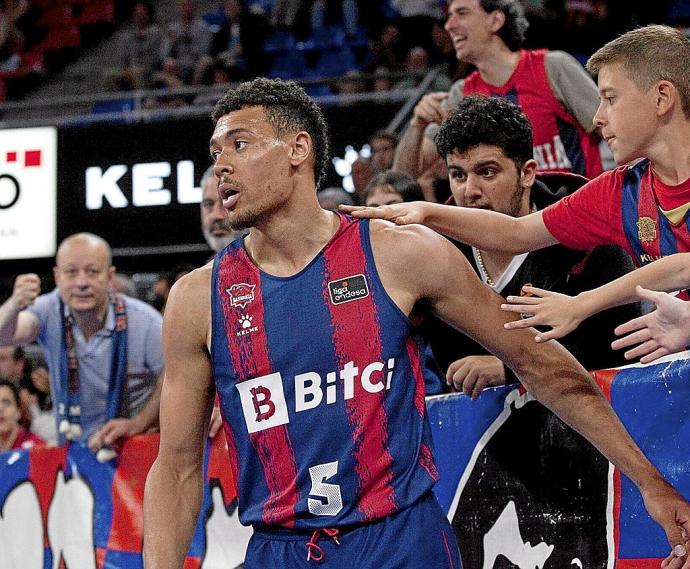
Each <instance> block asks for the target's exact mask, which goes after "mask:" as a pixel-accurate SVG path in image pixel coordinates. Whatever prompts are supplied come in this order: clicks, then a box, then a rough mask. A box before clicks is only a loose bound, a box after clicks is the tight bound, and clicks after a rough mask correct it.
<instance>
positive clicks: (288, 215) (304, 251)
mask: <svg viewBox="0 0 690 569" xmlns="http://www.w3.org/2000/svg"><path fill="white" fill-rule="evenodd" d="M314 203H315V206H314V205H312V204H309V205H308V206H307V207H301V208H299V211H289V209H288V208H285V209H284V210H283V211H281V212H280V214H279V215H274V216H272V218H271V219H270V221H268V222H266V223H263V224H261V225H260V226H257V227H253V228H252V229H251V231H250V233H249V237H248V238H247V240H246V241H245V247H246V250H247V253H248V254H249V256H250V257H251V259H252V260H253V261H254V263H255V264H256V265H257V266H258V267H259V268H260V269H261V270H262V271H265V272H267V273H269V274H271V275H275V276H280V277H288V276H292V275H294V274H296V273H298V272H300V271H301V270H302V269H304V267H306V266H307V265H308V264H309V263H310V262H311V261H312V260H313V259H314V257H316V255H318V254H319V252H320V251H321V250H322V249H323V248H324V247H325V246H326V244H327V243H328V242H329V241H330V240H331V238H332V237H333V235H335V233H336V232H337V231H338V228H339V227H340V217H338V216H337V215H336V214H334V213H333V212H331V211H326V210H324V209H321V207H319V205H318V202H317V201H316V198H314Z"/></svg>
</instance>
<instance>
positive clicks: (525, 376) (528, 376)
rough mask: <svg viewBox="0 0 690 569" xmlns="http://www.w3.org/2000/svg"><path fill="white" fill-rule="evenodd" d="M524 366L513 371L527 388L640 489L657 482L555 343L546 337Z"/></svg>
mask: <svg viewBox="0 0 690 569" xmlns="http://www.w3.org/2000/svg"><path fill="white" fill-rule="evenodd" d="M527 358H528V359H529V363H528V366H527V367H529V370H526V369H522V370H520V369H518V370H515V371H516V373H517V375H518V377H520V379H521V381H522V383H523V384H524V385H525V387H526V388H527V389H528V391H529V392H530V393H531V394H532V395H533V396H534V397H535V398H536V399H537V400H538V401H540V402H541V403H542V404H544V405H545V406H546V407H548V408H549V409H551V411H553V412H554V413H555V414H556V415H558V417H559V418H560V419H561V420H562V421H563V422H565V423H566V424H567V425H569V426H570V427H571V428H573V429H574V430H576V431H577V432H578V433H580V434H581V435H582V436H584V437H585V438H586V439H587V440H588V441H589V442H591V443H592V444H593V445H594V446H595V447H596V448H597V449H598V450H599V452H601V453H602V454H603V455H604V456H605V457H606V458H607V459H608V460H609V461H610V462H612V463H613V464H614V465H615V466H616V467H618V468H619V470H621V472H623V473H625V474H626V476H628V477H629V478H630V479H631V480H632V481H633V482H634V483H635V484H636V485H637V486H638V487H639V488H641V489H642V488H649V487H651V486H653V485H655V484H658V483H659V482H661V480H662V478H661V475H660V474H659V473H658V471H657V470H656V469H655V468H654V466H652V464H651V463H650V462H649V460H647V458H646V457H645V456H644V454H643V453H642V451H641V450H640V449H639V447H638V446H637V445H636V444H635V442H634V441H633V440H632V438H631V437H630V435H629V434H628V432H627V431H626V430H625V427H624V426H623V424H622V423H621V421H620V419H619V418H618V417H617V416H616V414H615V413H614V411H613V409H612V408H611V405H610V404H609V403H608V402H607V401H606V399H605V398H604V396H603V394H602V393H601V390H600V389H599V388H598V386H597V385H596V383H595V382H594V380H593V379H592V378H591V377H590V376H589V374H587V372H586V371H585V370H584V368H582V366H580V365H579V364H578V363H577V362H576V361H575V359H574V358H572V357H571V356H570V355H569V354H568V353H567V352H566V351H565V350H564V349H563V348H562V346H560V344H557V343H556V342H549V344H545V345H542V346H541V347H540V348H535V349H534V351H533V352H532V353H530V355H529V356H527Z"/></svg>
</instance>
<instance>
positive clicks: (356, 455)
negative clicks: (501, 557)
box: [211, 215, 438, 529]
mask: <svg viewBox="0 0 690 569" xmlns="http://www.w3.org/2000/svg"><path fill="white" fill-rule="evenodd" d="M340 217H341V224H340V228H339V230H338V231H337V232H336V234H335V235H334V236H333V238H332V239H331V240H330V242H329V243H328V244H327V245H326V246H325V247H324V249H323V250H322V251H321V252H320V253H319V254H318V255H317V256H316V257H315V258H314V259H313V261H312V262H310V263H309V265H307V266H306V267H305V268H304V269H303V270H302V271H300V272H299V273H297V274H295V275H293V276H290V277H276V276H272V275H269V274H267V273H265V272H263V271H261V270H260V269H259V268H258V267H256V265H255V264H254V263H253V262H252V261H251V260H250V259H249V257H248V255H247V253H246V251H245V249H244V246H243V243H242V241H241V240H238V241H235V242H234V243H232V244H230V245H229V246H228V247H227V248H226V249H225V250H224V251H223V252H222V253H220V254H219V255H218V256H217V258H216V259H215V261H214V267H213V280H212V346H211V358H212V362H213V373H214V378H215V383H216V389H217V391H218V395H219V399H220V406H221V413H222V415H223V419H224V426H225V433H226V435H227V439H228V451H229V455H230V464H231V468H232V470H233V477H234V479H235V480H236V481H237V482H236V483H237V491H238V497H239V508H240V520H241V521H242V523H244V524H263V525H279V526H283V527H289V528H305V529H306V528H318V527H334V526H343V525H350V524H357V523H362V522H369V521H373V520H377V519H380V518H383V517H385V516H387V515H389V514H392V513H394V512H396V511H398V510H401V509H404V508H406V507H407V506H409V505H411V504H413V503H414V502H415V501H416V500H417V499H418V498H419V497H420V496H422V495H423V494H425V493H426V492H428V491H429V489H430V488H431V487H432V486H433V484H434V482H435V481H436V480H437V478H438V474H437V470H436V467H435V464H434V460H433V458H432V454H431V438H430V430H429V425H428V422H427V419H426V409H425V405H424V378H423V373H422V364H421V361H422V360H421V345H420V344H419V343H418V341H417V340H415V339H413V338H411V336H410V328H411V327H410V322H409V320H408V318H407V316H406V315H405V314H403V313H402V312H401V311H400V309H399V308H398V306H397V305H396V304H395V303H394V302H393V301H392V299H391V298H390V297H389V296H388V294H387V293H386V291H385V290H384V288H383V285H382V284H381V281H380V279H379V276H378V273H377V270H376V264H375V263H374V258H373V254H372V250H371V244H370V238H369V223H368V221H367V220H362V221H357V220H354V219H352V218H351V217H349V216H344V215H341V216H340Z"/></svg>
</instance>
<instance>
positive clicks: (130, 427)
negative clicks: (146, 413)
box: [88, 417, 144, 453]
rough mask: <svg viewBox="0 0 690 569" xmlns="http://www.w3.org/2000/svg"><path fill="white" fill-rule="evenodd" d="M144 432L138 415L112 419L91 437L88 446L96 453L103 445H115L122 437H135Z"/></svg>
mask: <svg viewBox="0 0 690 569" xmlns="http://www.w3.org/2000/svg"><path fill="white" fill-rule="evenodd" d="M143 432H144V428H143V427H142V426H141V424H140V423H139V421H137V418H136V417H133V418H132V419H124V418H118V419H111V420H110V421H108V422H107V423H106V424H105V425H103V426H102V427H101V428H100V429H99V430H98V431H96V432H95V433H94V434H93V435H91V436H90V437H89V442H88V446H89V449H91V451H92V452H94V453H95V452H98V451H99V450H100V449H101V448H103V447H112V446H114V445H115V444H116V443H117V442H118V441H119V440H120V439H122V438H128V437H133V436H134V435H138V434H140V433H143Z"/></svg>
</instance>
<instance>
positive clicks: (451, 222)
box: [340, 202, 558, 255]
mask: <svg viewBox="0 0 690 569" xmlns="http://www.w3.org/2000/svg"><path fill="white" fill-rule="evenodd" d="M340 209H341V210H342V211H345V212H347V213H350V214H352V215H353V216H354V217H361V218H369V219H385V220H388V221H392V222H393V223H395V224H396V225H409V224H413V223H418V224H421V225H426V226H427V227H429V228H431V229H433V230H434V231H436V232H438V233H441V234H442V235H445V236H447V237H450V238H452V239H455V240H456V241H460V242H462V243H467V244H469V245H473V246H475V247H477V248H479V249H482V250H486V251H501V252H505V253H512V254H513V255H517V254H519V253H526V252H528V251H534V250H536V249H542V248H543V247H548V246H549V245H554V244H556V243H557V242H558V241H557V240H556V238H555V237H554V236H553V235H551V233H550V232H549V230H548V229H547V228H546V225H545V224H544V219H543V216H542V212H541V211H537V212H535V213H531V214H529V215H526V216H524V217H512V216H509V215H504V214H502V213H497V212H495V211H488V210H483V209H474V208H469V207H457V206H450V205H441V204H435V203H429V202H406V203H399V204H391V205H383V206H378V207H364V206H340Z"/></svg>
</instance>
